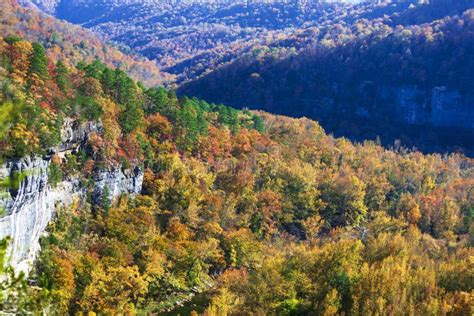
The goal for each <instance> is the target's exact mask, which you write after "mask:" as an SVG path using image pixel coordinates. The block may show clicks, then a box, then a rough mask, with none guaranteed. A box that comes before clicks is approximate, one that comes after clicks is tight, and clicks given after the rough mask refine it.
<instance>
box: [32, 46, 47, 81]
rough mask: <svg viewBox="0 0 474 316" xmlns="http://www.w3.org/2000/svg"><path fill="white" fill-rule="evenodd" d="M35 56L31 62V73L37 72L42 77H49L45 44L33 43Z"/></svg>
mask: <svg viewBox="0 0 474 316" xmlns="http://www.w3.org/2000/svg"><path fill="white" fill-rule="evenodd" d="M32 46H33V57H32V60H31V64H30V74H36V75H38V77H39V78H41V79H47V78H48V76H49V75H48V58H47V57H46V50H45V49H44V47H43V45H41V44H39V43H33V45H32Z"/></svg>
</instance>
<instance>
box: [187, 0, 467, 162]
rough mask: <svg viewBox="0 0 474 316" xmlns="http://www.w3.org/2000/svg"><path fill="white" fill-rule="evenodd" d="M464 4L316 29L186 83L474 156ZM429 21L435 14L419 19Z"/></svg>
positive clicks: (226, 97)
mask: <svg viewBox="0 0 474 316" xmlns="http://www.w3.org/2000/svg"><path fill="white" fill-rule="evenodd" d="M448 8H449V9H450V10H448ZM466 8H472V3H469V1H459V2H457V1H456V2H455V3H454V2H452V1H433V2H432V3H431V4H430V5H423V6H418V7H412V8H411V9H408V10H407V11H406V12H402V13H400V12H396V13H393V14H392V15H390V16H388V15H387V16H385V17H383V18H376V19H359V20H356V21H355V22H351V23H345V22H340V23H335V24H331V25H328V26H326V27H318V28H308V29H306V30H305V31H302V32H300V33H296V34H294V35H293V36H291V37H289V38H287V39H284V40H281V41H277V42H275V43H274V44H272V45H269V46H267V47H261V48H259V49H254V50H252V52H250V53H248V54H246V55H245V56H243V57H241V58H239V59H238V60H236V61H234V62H232V63H229V64H228V65H225V66H223V67H221V68H219V69H217V70H216V71H213V72H211V73H210V74H208V75H207V76H204V77H203V78H201V79H198V80H196V81H193V82H190V83H187V84H185V85H184V86H182V87H180V88H179V90H178V92H179V93H182V94H186V95H196V96H198V97H201V98H204V99H206V100H208V101H212V102H224V103H226V104H229V105H233V106H239V107H250V108H258V109H264V110H267V111H271V112H276V113H281V114H285V115H290V116H308V117H311V118H317V119H318V120H320V121H321V123H322V125H323V126H324V127H325V128H326V129H327V130H328V131H330V132H333V133H335V134H336V135H344V136H348V137H350V138H352V139H355V140H364V139H376V137H380V138H381V140H382V143H383V144H385V145H389V146H390V145H391V144H393V143H394V141H395V140H397V139H398V140H400V141H401V142H402V144H404V145H406V146H409V147H411V146H416V147H417V148H421V149H423V150H425V151H433V150H434V151H445V150H447V149H448V150H459V149H460V150H464V151H465V152H467V153H469V154H471V155H472V152H473V149H474V141H473V140H474V132H473V130H474V125H473V124H472V122H473V119H474V108H473V106H472V104H473V101H474V95H473V91H474V86H473V82H474V78H473V77H472V74H473V73H474V65H473V60H474V46H473V43H474V38H473V35H474V15H473V14H474V11H473V10H472V9H470V10H466ZM463 10H465V11H463ZM443 14H454V15H452V16H445V15H443ZM440 16H443V18H442V19H440V20H435V21H433V19H434V18H439V17H440ZM426 21H432V22H430V23H426V24H415V25H411V23H418V22H426ZM400 23H401V24H400ZM403 24H406V25H405V26H403Z"/></svg>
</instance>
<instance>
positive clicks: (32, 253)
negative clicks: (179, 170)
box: [0, 121, 143, 272]
mask: <svg viewBox="0 0 474 316" xmlns="http://www.w3.org/2000/svg"><path fill="white" fill-rule="evenodd" d="M97 130H100V125H98V124H93V123H86V124H76V123H74V122H72V121H66V123H65V125H64V128H63V132H62V134H63V135H62V143H61V144H60V145H59V146H58V147H57V148H55V149H52V152H54V153H58V154H60V155H63V156H64V155H68V154H70V153H71V152H73V151H75V150H77V149H78V148H79V147H80V146H81V145H82V144H83V143H84V141H85V140H86V139H87V137H88V135H89V133H90V132H92V131H97ZM49 167H50V158H49V157H33V158H32V157H25V158H22V159H17V160H12V161H8V162H7V163H6V164H4V165H3V166H0V180H2V179H8V183H9V186H8V187H5V186H4V187H3V189H1V190H0V210H2V213H3V214H2V215H1V216H0V239H3V238H6V237H10V238H11V246H10V248H9V254H10V264H11V265H12V266H13V267H14V268H15V270H16V271H18V272H19V271H24V272H28V271H29V269H30V267H31V264H32V263H33V261H34V260H35V257H36V254H37V253H38V250H39V239H40V237H41V235H42V234H43V233H44V232H45V229H46V227H47V225H48V223H49V222H50V221H51V219H52V218H53V216H54V212H55V209H56V207H58V206H59V205H69V204H71V203H72V202H73V201H74V199H76V198H78V199H81V198H84V197H85V190H84V188H83V187H82V186H81V183H80V181H79V179H66V180H64V181H62V182H60V183H59V184H58V185H56V186H55V187H52V186H51V185H50V184H49V183H48V174H49ZM93 177H94V179H93V180H94V183H95V188H94V193H93V198H95V199H97V198H99V197H100V196H102V194H103V193H104V188H105V187H108V188H109V192H110V198H111V199H113V198H115V197H117V196H120V195H121V194H124V193H125V194H137V193H139V192H140V191H141V186H142V181H143V172H142V170H141V169H140V168H139V167H135V168H133V169H132V170H122V169H120V168H109V169H108V170H100V171H98V172H96V173H95V175H94V176H93ZM4 182H5V181H4Z"/></svg>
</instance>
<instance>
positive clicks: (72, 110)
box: [0, 36, 474, 315]
mask: <svg viewBox="0 0 474 316" xmlns="http://www.w3.org/2000/svg"><path fill="white" fill-rule="evenodd" d="M0 44H1V45H0V83H1V87H2V90H1V91H2V93H1V94H0V149H1V150H0V152H1V153H2V159H4V160H15V159H18V158H19V157H24V156H29V155H32V156H41V157H44V159H49V160H50V162H51V165H50V170H49V173H48V182H49V183H48V184H47V186H51V187H53V186H55V185H58V184H59V183H61V181H63V180H65V179H76V180H77V182H78V183H79V186H80V188H81V190H84V191H85V192H86V194H85V195H84V198H82V199H78V200H76V201H73V202H72V203H71V204H70V205H69V206H67V207H61V208H58V210H57V213H56V217H55V219H54V220H53V221H52V222H51V224H50V225H49V228H48V234H47V235H45V236H44V238H43V239H42V247H41V248H42V250H41V252H40V254H39V259H38V261H37V262H36V264H35V267H34V269H33V271H32V272H31V273H30V275H29V279H28V281H24V280H23V279H22V278H21V276H20V278H14V277H13V272H12V270H11V269H10V268H7V272H8V274H9V275H10V277H9V278H4V277H2V278H1V280H2V281H1V283H0V286H1V296H0V310H2V311H4V312H7V313H13V314H15V313H16V314H27V313H35V314H48V315H56V314H57V315H65V314H81V313H83V314H86V313H89V314H91V313H96V314H130V315H133V314H167V313H169V314H175V315H176V314H181V315H196V314H202V315H241V314H249V315H252V314H261V315H264V314H281V315H295V314H296V315H320V314H330V315H331V314H332V315H334V314H346V315H347V314H360V315H372V314H374V315H375V314H385V313H387V312H388V313H393V314H404V313H406V312H407V311H410V312H411V313H413V314H416V315H424V314H441V315H444V314H454V315H470V314H472V312H473V310H472V299H473V284H474V281H473V274H472V271H473V266H472V265H473V262H472V256H473V255H474V253H473V248H472V245H473V242H474V241H473V238H472V236H473V229H474V224H473V214H474V195H473V192H474V161H473V160H472V159H469V158H466V157H464V156H462V155H459V154H452V155H449V156H447V155H439V154H435V155H423V154H421V153H420V152H411V151H408V150H406V149H404V148H398V149H397V150H387V149H384V148H383V147H381V146H379V145H377V144H375V143H373V142H365V143H362V144H354V143H351V142H350V141H348V140H347V139H344V138H334V137H333V136H329V135H327V134H326V133H325V132H324V130H323V129H322V128H321V127H320V125H319V124H318V123H316V122H315V121H312V120H309V119H292V118H288V117H284V116H275V115H272V114H267V113H263V112H249V111H240V110H236V109H233V108H229V107H226V106H223V105H216V104H209V103H206V102H204V101H200V100H198V99H195V98H187V97H182V98H178V97H176V95H175V94H174V93H173V92H170V91H166V90H165V89H163V88H146V87H144V86H143V85H142V84H140V83H137V82H135V81H134V80H132V79H131V78H130V77H128V76H127V75H126V74H125V72H123V71H121V70H117V69H111V68H108V67H106V66H105V65H104V64H103V63H101V62H99V61H96V62H93V63H90V64H84V63H82V64H78V65H77V66H75V67H67V66H65V64H67V63H66V61H61V60H60V59H59V60H55V59H51V58H48V57H47V56H46V52H45V49H44V48H43V47H42V45H40V44H39V43H34V42H33V43H32V42H29V41H26V40H24V39H22V38H19V37H11V36H10V37H5V38H1V39H0ZM65 119H68V120H74V121H77V122H79V123H80V122H83V123H87V122H89V123H94V124H96V125H97V126H100V128H99V129H97V130H95V131H94V132H93V133H90V135H89V136H88V138H87V139H86V140H85V142H84V143H82V144H80V146H79V147H78V148H77V149H76V150H72V151H70V152H68V153H66V154H64V155H63V156H59V155H57V154H56V153H55V151H54V148H55V147H56V146H58V142H60V141H61V140H60V137H59V136H60V135H59V134H60V131H61V126H62V122H63V121H64V120H65ZM112 166H114V167H118V168H121V169H123V170H125V169H129V168H130V167H131V166H137V167H138V168H141V169H142V170H143V171H144V177H143V187H142V190H141V192H140V194H138V195H135V196H129V195H126V194H124V195H122V196H120V197H118V198H117V199H113V200H112V199H110V195H109V194H108V193H107V190H105V189H104V191H103V194H102V196H101V197H100V198H92V193H93V192H90V190H91V188H93V187H94V179H95V178H94V177H93V174H94V173H95V172H97V171H98V170H102V169H104V168H111V167H112ZM25 179H29V177H28V175H21V174H18V173H12V175H11V176H9V177H7V178H5V179H0V180H1V182H0V183H1V190H2V193H4V191H5V190H7V191H9V192H13V191H15V186H16V184H19V187H22V185H21V184H22V181H28V180H25ZM0 198H1V195H0ZM2 216H4V215H2ZM11 237H12V238H15V236H11ZM8 245H9V243H8V241H4V242H2V243H1V244H0V249H1V250H2V251H0V261H4V259H5V256H6V255H7V254H8V252H6V248H8ZM1 266H2V267H3V264H2V265H1ZM1 271H2V272H4V270H1Z"/></svg>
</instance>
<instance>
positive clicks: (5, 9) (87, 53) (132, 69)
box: [0, 0, 172, 86]
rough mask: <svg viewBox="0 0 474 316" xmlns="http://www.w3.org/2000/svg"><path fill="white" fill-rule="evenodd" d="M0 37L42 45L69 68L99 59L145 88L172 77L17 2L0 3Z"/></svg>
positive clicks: (93, 37) (93, 36)
mask: <svg viewBox="0 0 474 316" xmlns="http://www.w3.org/2000/svg"><path fill="white" fill-rule="evenodd" d="M0 35H1V36H3V37H6V36H9V35H20V36H23V37H25V38H27V39H29V40H31V41H38V42H40V43H41V44H43V45H44V46H45V48H46V50H47V53H48V55H49V56H50V57H51V58H52V59H59V58H61V59H63V60H64V62H65V63H67V64H68V66H74V65H75V64H76V63H78V62H85V63H91V62H93V61H94V60H96V59H99V60H101V61H102V62H104V63H106V64H107V65H109V66H110V67H120V68H121V69H122V70H124V71H126V72H127V73H128V74H130V75H131V76H132V77H133V78H135V79H137V80H140V81H142V82H143V83H144V84H146V85H148V86H154V85H158V84H162V83H164V82H165V81H167V80H170V79H171V78H172V77H171V76H170V75H168V74H166V73H162V72H161V71H160V70H159V68H158V66H157V65H156V63H155V62H153V61H150V60H148V59H146V58H144V57H142V56H139V55H136V54H132V53H131V52H130V49H126V48H123V49H119V48H117V47H114V46H111V45H108V44H104V41H103V40H102V39H101V38H99V37H98V36H97V35H95V34H93V33H92V32H91V31H88V30H86V29H83V28H81V27H79V26H74V25H72V24H70V23H66V22H62V21H59V20H57V19H54V18H52V17H50V16H47V15H45V14H43V13H41V12H39V11H38V10H33V9H28V8H24V7H22V6H20V5H19V4H18V1H17V0H3V1H1V2H0Z"/></svg>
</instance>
